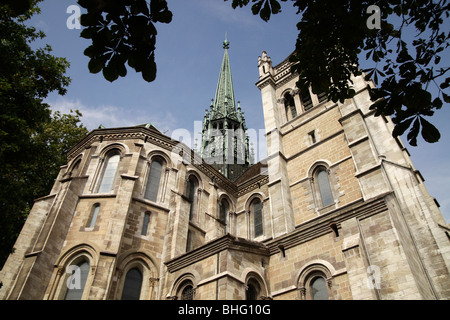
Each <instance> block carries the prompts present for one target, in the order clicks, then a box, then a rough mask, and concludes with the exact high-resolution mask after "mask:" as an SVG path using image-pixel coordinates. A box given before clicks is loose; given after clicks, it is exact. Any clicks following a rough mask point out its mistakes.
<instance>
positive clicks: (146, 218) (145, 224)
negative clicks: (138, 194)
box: [141, 212, 150, 236]
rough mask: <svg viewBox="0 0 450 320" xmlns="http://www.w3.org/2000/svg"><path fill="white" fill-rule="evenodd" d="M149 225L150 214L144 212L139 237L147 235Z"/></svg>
mask: <svg viewBox="0 0 450 320" xmlns="http://www.w3.org/2000/svg"><path fill="white" fill-rule="evenodd" d="M149 224H150V212H146V213H145V214H144V221H143V223H142V230H141V235H143V236H146V235H147V230H148V225H149Z"/></svg>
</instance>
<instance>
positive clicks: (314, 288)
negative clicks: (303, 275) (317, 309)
mask: <svg viewBox="0 0 450 320" xmlns="http://www.w3.org/2000/svg"><path fill="white" fill-rule="evenodd" d="M310 286H311V288H310V290H311V299H312V300H328V290H327V284H326V281H325V279H324V278H323V277H316V278H315V279H313V280H312V281H311V283H310Z"/></svg>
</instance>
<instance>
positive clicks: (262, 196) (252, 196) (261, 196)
mask: <svg viewBox="0 0 450 320" xmlns="http://www.w3.org/2000/svg"><path fill="white" fill-rule="evenodd" d="M265 197H266V195H265V194H264V193H262V192H254V193H252V194H250V195H249V196H248V197H247V199H246V200H245V211H249V210H250V204H251V203H252V201H253V200H255V199H256V198H259V200H261V202H262V203H263V202H264V199H265Z"/></svg>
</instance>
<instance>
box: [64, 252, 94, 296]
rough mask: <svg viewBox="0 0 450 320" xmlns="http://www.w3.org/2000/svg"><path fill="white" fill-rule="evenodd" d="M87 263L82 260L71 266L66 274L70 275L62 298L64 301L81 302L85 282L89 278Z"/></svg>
mask: <svg viewBox="0 0 450 320" xmlns="http://www.w3.org/2000/svg"><path fill="white" fill-rule="evenodd" d="M89 269H90V267H89V262H88V261H87V260H82V261H80V262H78V263H77V264H71V265H70V266H69V267H68V269H67V273H71V274H70V275H69V277H68V278H67V282H66V285H67V291H66V295H65V297H64V299H65V300H81V298H82V296H83V292H84V287H85V285H86V280H87V278H88V276H89Z"/></svg>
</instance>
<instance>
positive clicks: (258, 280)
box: [243, 268, 269, 300]
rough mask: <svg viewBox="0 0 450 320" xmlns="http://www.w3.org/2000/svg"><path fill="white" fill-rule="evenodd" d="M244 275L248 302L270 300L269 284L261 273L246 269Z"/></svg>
mask: <svg viewBox="0 0 450 320" xmlns="http://www.w3.org/2000/svg"><path fill="white" fill-rule="evenodd" d="M243 275H244V277H243V283H244V291H245V299H246V300H266V299H268V298H269V290H268V288H267V284H266V282H265V281H264V277H263V276H261V274H260V273H259V272H257V271H255V270H254V269H251V268H246V269H245V270H244V272H243Z"/></svg>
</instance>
